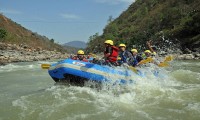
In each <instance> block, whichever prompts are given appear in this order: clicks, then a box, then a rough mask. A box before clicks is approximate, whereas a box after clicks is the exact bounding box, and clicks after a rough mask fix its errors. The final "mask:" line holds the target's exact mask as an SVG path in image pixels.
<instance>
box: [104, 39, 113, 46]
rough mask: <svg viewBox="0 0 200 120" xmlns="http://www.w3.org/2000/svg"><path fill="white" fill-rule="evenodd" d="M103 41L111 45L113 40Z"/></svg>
mask: <svg viewBox="0 0 200 120" xmlns="http://www.w3.org/2000/svg"><path fill="white" fill-rule="evenodd" d="M104 43H105V44H109V45H113V41H112V40H106V41H105V42H104Z"/></svg>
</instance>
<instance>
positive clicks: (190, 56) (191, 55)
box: [184, 54, 194, 60]
mask: <svg viewBox="0 0 200 120" xmlns="http://www.w3.org/2000/svg"><path fill="white" fill-rule="evenodd" d="M184 59H185V60H192V59H194V55H193V54H185V58H184Z"/></svg>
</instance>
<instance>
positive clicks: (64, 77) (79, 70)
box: [48, 59, 138, 84]
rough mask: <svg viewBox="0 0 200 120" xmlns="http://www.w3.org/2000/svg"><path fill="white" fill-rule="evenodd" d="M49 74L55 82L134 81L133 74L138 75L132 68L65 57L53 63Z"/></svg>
mask: <svg viewBox="0 0 200 120" xmlns="http://www.w3.org/2000/svg"><path fill="white" fill-rule="evenodd" d="M48 72H49V75H50V76H51V77H52V78H53V79H54V81H55V82H59V81H69V82H75V83H80V82H83V81H85V80H91V81H95V82H99V83H102V82H113V81H115V83H116V82H119V83H123V84H124V83H127V82H131V83H132V82H133V75H136V76H138V74H135V73H134V72H132V71H131V70H128V69H127V70H125V69H120V68H116V67H110V66H105V65H98V64H93V63H90V62H83V61H79V60H72V59H65V60H62V61H59V62H57V63H55V64H52V65H51V67H50V68H49V70H48Z"/></svg>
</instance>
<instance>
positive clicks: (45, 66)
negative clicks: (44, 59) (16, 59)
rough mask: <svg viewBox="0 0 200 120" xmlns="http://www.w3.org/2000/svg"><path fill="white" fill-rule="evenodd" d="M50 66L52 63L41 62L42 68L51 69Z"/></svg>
mask: <svg viewBox="0 0 200 120" xmlns="http://www.w3.org/2000/svg"><path fill="white" fill-rule="evenodd" d="M50 66H51V65H50V64H41V68H42V69H49V68H50Z"/></svg>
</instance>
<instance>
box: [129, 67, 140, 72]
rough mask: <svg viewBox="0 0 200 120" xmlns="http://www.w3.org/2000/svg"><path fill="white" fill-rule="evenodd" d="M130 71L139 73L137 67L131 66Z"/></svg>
mask: <svg viewBox="0 0 200 120" xmlns="http://www.w3.org/2000/svg"><path fill="white" fill-rule="evenodd" d="M129 69H130V70H132V71H133V72H135V73H137V72H138V71H137V69H136V68H135V67H132V66H129Z"/></svg>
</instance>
